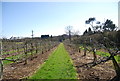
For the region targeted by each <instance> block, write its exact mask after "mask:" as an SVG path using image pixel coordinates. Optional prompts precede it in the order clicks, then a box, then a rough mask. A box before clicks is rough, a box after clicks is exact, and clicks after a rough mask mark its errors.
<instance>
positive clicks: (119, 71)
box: [111, 56, 120, 78]
mask: <svg viewBox="0 0 120 81" xmlns="http://www.w3.org/2000/svg"><path fill="white" fill-rule="evenodd" d="M111 58H112V62H113V65H114V68H115V72H116V75H117V78H118V77H120V67H119V65H118V63H117V61H116V60H115V58H114V56H112V57H111Z"/></svg>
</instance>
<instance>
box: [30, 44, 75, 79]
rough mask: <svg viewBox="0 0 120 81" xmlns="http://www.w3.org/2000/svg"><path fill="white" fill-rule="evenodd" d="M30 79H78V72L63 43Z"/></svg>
mask: <svg viewBox="0 0 120 81" xmlns="http://www.w3.org/2000/svg"><path fill="white" fill-rule="evenodd" d="M29 79H77V72H76V70H75V68H74V66H73V63H72V60H71V59H70V56H69V55H68V52H67V51H66V50H65V48H64V45H63V43H61V44H60V45H59V46H58V48H57V49H56V50H54V52H53V53H52V54H51V56H50V57H49V58H48V60H46V61H45V63H44V64H43V65H42V66H41V67H40V68H39V69H38V70H37V71H36V73H35V74H33V75H32V76H31V77H29Z"/></svg>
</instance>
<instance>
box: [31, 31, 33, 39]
mask: <svg viewBox="0 0 120 81" xmlns="http://www.w3.org/2000/svg"><path fill="white" fill-rule="evenodd" d="M31 36H32V38H33V36H34V35H33V30H32V35H31Z"/></svg>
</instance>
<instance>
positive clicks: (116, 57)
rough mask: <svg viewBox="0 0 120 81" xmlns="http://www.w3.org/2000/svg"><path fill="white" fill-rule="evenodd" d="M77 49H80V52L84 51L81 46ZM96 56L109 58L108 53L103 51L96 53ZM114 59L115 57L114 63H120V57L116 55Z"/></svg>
mask: <svg viewBox="0 0 120 81" xmlns="http://www.w3.org/2000/svg"><path fill="white" fill-rule="evenodd" d="M79 48H81V49H82V50H84V47H83V46H82V45H81V46H80V47H79ZM96 54H97V55H100V56H103V57H109V56H110V54H109V53H108V52H103V51H96ZM114 57H115V59H116V61H117V62H118V63H120V55H116V56H114Z"/></svg>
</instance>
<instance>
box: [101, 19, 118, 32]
mask: <svg viewBox="0 0 120 81" xmlns="http://www.w3.org/2000/svg"><path fill="white" fill-rule="evenodd" d="M115 28H116V26H115V24H113V21H111V20H109V19H107V20H106V21H105V23H104V25H103V29H104V31H106V30H107V31H114V30H115Z"/></svg>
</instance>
